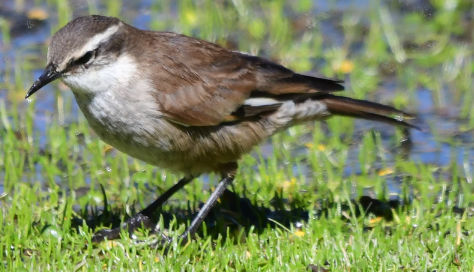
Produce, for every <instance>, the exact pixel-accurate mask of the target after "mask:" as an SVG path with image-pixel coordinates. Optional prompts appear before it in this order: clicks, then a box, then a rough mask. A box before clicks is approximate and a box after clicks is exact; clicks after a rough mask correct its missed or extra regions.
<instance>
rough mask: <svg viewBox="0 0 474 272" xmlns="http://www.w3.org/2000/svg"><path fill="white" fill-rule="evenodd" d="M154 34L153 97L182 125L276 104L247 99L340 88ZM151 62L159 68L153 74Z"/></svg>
mask: <svg viewBox="0 0 474 272" xmlns="http://www.w3.org/2000/svg"><path fill="white" fill-rule="evenodd" d="M154 38H155V42H156V41H157V40H158V42H159V44H160V46H159V47H157V48H156V52H153V54H151V55H152V58H153V61H154V67H150V69H149V71H155V72H154V73H153V75H152V78H153V84H154V85H155V87H156V89H157V92H156V93H155V96H156V99H157V101H158V103H160V106H161V111H162V113H163V115H164V116H165V117H166V118H168V119H169V120H170V121H172V122H175V123H179V124H182V125H186V126H212V125H217V124H220V123H222V122H227V121H234V120H238V119H239V118H242V117H248V116H254V115H258V114H261V113H263V112H268V111H271V110H275V109H277V108H278V107H279V102H274V103H260V102H262V101H264V102H268V101H271V99H267V100H255V99H254V101H253V102H255V101H257V103H247V104H246V101H249V100H248V99H249V98H259V97H261V98H272V97H273V98H275V97H281V96H288V95H302V94H316V93H321V92H322V93H326V92H330V91H337V90H342V89H343V87H342V86H341V85H340V84H339V83H340V81H337V80H332V79H327V78H316V77H310V76H305V75H301V74H297V73H294V72H293V71H291V70H289V69H287V68H285V67H283V66H281V65H279V64H276V63H274V62H271V61H269V60H266V59H263V58H259V57H254V56H250V55H246V54H242V53H237V52H232V51H229V50H227V49H224V48H222V47H220V46H218V45H216V44H213V43H210V42H206V41H202V40H198V39H194V38H191V37H187V36H183V35H179V34H175V33H166V32H162V33H158V34H155V36H154ZM144 55H148V54H144ZM145 57H148V58H150V56H145ZM148 61H149V60H148ZM142 63H147V62H145V61H144V62H142ZM156 65H159V66H160V68H161V69H159V72H158V73H156V71H157V69H156V68H157V67H156Z"/></svg>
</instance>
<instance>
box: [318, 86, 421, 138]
mask: <svg viewBox="0 0 474 272" xmlns="http://www.w3.org/2000/svg"><path fill="white" fill-rule="evenodd" d="M318 100H321V101H324V103H325V104H326V106H327V108H328V111H329V112H330V113H332V114H336V115H343V116H349V117H355V118H361V119H366V120H374V121H380V122H384V123H388V124H392V125H399V126H405V127H411V128H415V129H418V130H420V128H419V127H417V126H415V125H412V124H409V123H407V122H405V121H404V120H403V119H412V118H414V116H413V115H411V114H408V113H406V112H403V111H400V110H397V109H395V108H393V107H390V106H385V105H382V104H379V103H375V102H370V101H365V100H358V99H353V98H349V97H343V96H335V95H331V94H327V95H324V96H319V97H318Z"/></svg>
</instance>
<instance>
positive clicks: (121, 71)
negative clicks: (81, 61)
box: [62, 55, 137, 94]
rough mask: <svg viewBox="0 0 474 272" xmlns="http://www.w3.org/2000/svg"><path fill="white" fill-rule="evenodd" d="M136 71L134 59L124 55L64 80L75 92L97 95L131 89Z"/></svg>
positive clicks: (66, 76)
mask: <svg viewBox="0 0 474 272" xmlns="http://www.w3.org/2000/svg"><path fill="white" fill-rule="evenodd" d="M136 71H137V65H136V63H135V61H134V60H133V58H131V57H130V56H128V55H122V56H120V57H118V58H117V59H116V60H115V61H113V62H111V63H108V64H105V65H99V66H97V65H95V66H94V65H91V66H90V67H89V68H88V69H85V68H84V69H82V71H78V72H76V73H74V74H70V75H65V76H64V77H63V78H62V80H63V81H64V83H65V84H66V85H67V86H69V88H71V90H72V91H73V92H77V93H84V94H95V93H101V92H106V91H109V90H116V89H122V88H129V87H131V85H132V84H133V83H132V81H133V79H134V75H135V74H136Z"/></svg>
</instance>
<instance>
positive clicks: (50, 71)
mask: <svg viewBox="0 0 474 272" xmlns="http://www.w3.org/2000/svg"><path fill="white" fill-rule="evenodd" d="M61 76H62V73H59V72H57V71H56V67H55V66H54V65H52V64H49V65H48V66H46V69H44V72H43V74H42V75H41V76H40V77H39V78H38V80H36V81H35V83H33V86H31V88H30V90H29V91H28V93H27V94H26V96H25V98H28V97H30V96H31V95H32V94H34V93H36V92H37V91H38V90H39V89H41V88H43V86H45V85H47V84H48V83H50V82H51V81H53V80H55V79H58V78H60V77H61Z"/></svg>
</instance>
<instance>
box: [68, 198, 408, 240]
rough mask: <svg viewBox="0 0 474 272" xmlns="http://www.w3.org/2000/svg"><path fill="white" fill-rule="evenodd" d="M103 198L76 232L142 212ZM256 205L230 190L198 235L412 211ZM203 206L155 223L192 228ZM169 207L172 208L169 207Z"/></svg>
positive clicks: (377, 204)
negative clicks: (337, 214)
mask: <svg viewBox="0 0 474 272" xmlns="http://www.w3.org/2000/svg"><path fill="white" fill-rule="evenodd" d="M103 196H104V200H105V201H104V203H105V205H104V206H103V207H90V206H86V207H84V208H83V209H81V210H80V211H79V212H78V214H79V215H80V217H81V218H80V217H76V218H73V219H72V221H73V224H72V227H73V228H76V229H77V228H78V227H80V226H82V225H83V222H84V220H86V225H87V226H88V227H89V228H91V229H92V230H94V231H97V230H99V229H101V228H103V227H106V228H115V227H118V226H120V224H121V222H122V221H124V220H126V219H128V218H130V217H132V216H133V215H135V214H136V213H138V212H139V210H135V211H132V213H131V214H127V212H126V211H125V209H124V208H111V206H109V205H108V203H107V198H106V195H105V192H104V191H103ZM256 202H257V201H251V200H250V199H249V198H247V197H246V196H245V195H244V196H243V197H241V196H239V195H237V194H236V193H234V192H232V191H230V190H226V191H225V192H224V194H223V195H222V197H221V198H220V201H219V202H218V203H217V204H216V205H215V207H213V209H212V210H211V212H210V213H209V215H208V216H207V217H206V219H205V221H204V222H205V224H206V233H204V230H203V228H202V227H201V228H200V230H199V232H198V235H199V236H201V237H205V236H209V235H211V236H212V237H213V238H217V237H218V236H221V237H222V238H223V239H226V238H228V237H227V236H228V234H231V236H234V234H235V233H236V232H238V231H239V230H241V229H242V228H245V229H247V230H248V229H253V231H254V232H255V233H257V234H261V233H262V232H263V231H264V230H265V229H267V228H282V227H284V228H287V229H291V228H296V229H299V228H301V226H303V223H304V222H306V221H308V219H309V218H310V217H311V218H321V217H328V216H329V214H330V210H332V209H335V208H336V207H337V206H338V207H340V217H341V218H342V219H344V220H347V221H348V222H350V221H351V220H353V216H352V215H355V217H361V216H364V215H373V216H375V217H377V218H383V219H385V220H386V221H392V220H393V219H394V212H396V213H399V214H400V213H403V212H404V211H405V212H406V211H407V209H409V204H406V203H407V202H405V204H404V205H401V204H402V202H403V201H402V200H396V199H395V200H394V199H392V200H389V201H384V200H378V199H373V198H371V197H369V196H362V197H360V198H359V199H358V200H352V201H351V202H350V203H346V204H344V203H342V204H341V203H335V202H332V201H327V200H321V201H319V203H318V205H317V208H316V209H314V207H312V208H311V209H308V205H307V201H306V200H305V199H303V198H302V197H301V196H299V197H295V198H292V199H291V200H288V199H284V198H282V196H281V195H279V194H278V193H275V196H274V197H273V199H272V200H271V202H270V203H271V207H263V206H259V205H258V204H254V203H256ZM203 205H204V204H203V203H200V204H199V205H195V208H192V207H191V206H192V205H191V204H190V203H189V202H188V207H187V208H185V209H183V208H174V209H173V208H172V209H171V210H166V211H164V210H162V209H161V208H160V209H159V210H157V211H156V212H155V213H154V216H153V220H154V222H158V221H159V219H160V217H162V218H163V223H164V228H165V229H169V228H170V225H171V222H172V221H173V220H174V219H176V223H177V224H178V225H182V224H186V225H189V223H190V222H191V221H192V220H193V218H194V217H195V216H196V215H197V213H198V212H199V210H200V208H201V207H202V206H203ZM167 206H168V207H169V205H167ZM124 215H125V216H124ZM175 226H176V225H175ZM366 229H370V227H366Z"/></svg>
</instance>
